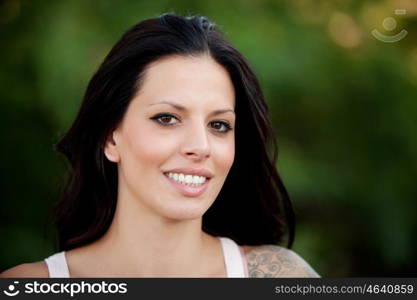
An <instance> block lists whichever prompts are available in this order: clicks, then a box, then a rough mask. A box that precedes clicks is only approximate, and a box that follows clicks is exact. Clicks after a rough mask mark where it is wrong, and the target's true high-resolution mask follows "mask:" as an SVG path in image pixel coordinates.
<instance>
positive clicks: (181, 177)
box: [164, 172, 210, 187]
mask: <svg viewBox="0 0 417 300" xmlns="http://www.w3.org/2000/svg"><path fill="white" fill-rule="evenodd" d="M164 175H165V176H166V177H168V178H169V179H171V180H173V181H175V182H177V183H179V184H182V185H184V186H190V187H199V186H203V185H205V183H206V182H208V181H209V180H210V178H208V177H205V176H198V175H190V174H183V173H173V172H167V173H164Z"/></svg>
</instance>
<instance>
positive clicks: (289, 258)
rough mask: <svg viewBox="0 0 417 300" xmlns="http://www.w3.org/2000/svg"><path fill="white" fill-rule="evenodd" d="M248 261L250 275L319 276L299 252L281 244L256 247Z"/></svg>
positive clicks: (250, 252) (274, 276)
mask: <svg viewBox="0 0 417 300" xmlns="http://www.w3.org/2000/svg"><path fill="white" fill-rule="evenodd" d="M247 262H248V273H249V277H258V278H259V277H271V278H276V277H319V275H318V274H317V273H316V272H315V271H314V270H313V269H312V268H311V267H310V266H309V265H308V264H307V263H306V262H305V261H304V260H303V259H302V258H300V257H299V256H298V255H297V254H295V253H294V252H292V251H291V250H288V249H286V248H282V247H279V246H273V245H265V246H258V247H254V248H253V249H251V250H250V251H249V252H248V254H247Z"/></svg>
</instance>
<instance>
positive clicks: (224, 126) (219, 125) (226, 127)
mask: <svg viewBox="0 0 417 300" xmlns="http://www.w3.org/2000/svg"><path fill="white" fill-rule="evenodd" d="M210 124H211V127H212V128H213V129H214V130H216V131H218V132H220V133H227V132H228V131H230V130H232V126H230V124H229V123H228V122H223V121H213V122H211V123H210Z"/></svg>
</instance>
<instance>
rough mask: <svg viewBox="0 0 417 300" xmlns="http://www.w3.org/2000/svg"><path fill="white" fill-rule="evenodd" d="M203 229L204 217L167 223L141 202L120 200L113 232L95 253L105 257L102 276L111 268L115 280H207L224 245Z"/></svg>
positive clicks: (95, 248)
mask: <svg viewBox="0 0 417 300" xmlns="http://www.w3.org/2000/svg"><path fill="white" fill-rule="evenodd" d="M201 225H202V218H201V217H200V218H198V219H192V220H172V219H167V218H163V217H161V216H160V215H157V214H152V213H150V212H149V211H148V210H147V208H146V207H143V205H142V204H140V202H139V201H134V199H131V201H128V200H127V199H119V200H118V204H117V208H116V212H115V216H114V218H113V222H112V224H111V226H110V228H109V230H108V231H107V232H106V234H105V235H104V236H103V237H102V238H101V239H99V240H98V241H97V242H95V243H93V244H92V250H93V249H94V252H95V253H97V255H100V254H102V257H103V260H102V261H103V262H104V264H105V265H103V266H102V267H101V268H102V270H101V272H106V271H105V270H103V269H104V268H107V269H108V270H111V273H113V276H114V275H115V274H114V272H117V273H118V272H122V274H117V275H122V276H123V275H127V276H137V277H171V276H173V277H187V276H193V277H198V276H204V275H202V274H204V273H205V272H207V269H209V268H210V264H213V263H214V265H216V264H215V262H216V260H214V259H213V257H216V258H218V257H219V255H218V254H219V245H220V243H219V241H218V240H217V239H216V238H213V237H212V236H210V235H208V234H206V233H204V232H203V231H202V229H201ZM216 244H217V246H215V245H216ZM215 249H216V250H215ZM220 256H221V253H220ZM217 261H218V260H217ZM217 265H218V263H217ZM115 270H117V271H115Z"/></svg>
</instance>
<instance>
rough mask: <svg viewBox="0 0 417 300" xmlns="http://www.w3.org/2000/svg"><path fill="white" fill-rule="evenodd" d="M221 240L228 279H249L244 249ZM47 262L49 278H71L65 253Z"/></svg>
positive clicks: (231, 242) (51, 257) (53, 256)
mask: <svg viewBox="0 0 417 300" xmlns="http://www.w3.org/2000/svg"><path fill="white" fill-rule="evenodd" d="M219 239H220V242H221V245H222V249H223V256H224V263H225V265H226V272H227V277H248V271H247V263H246V259H245V254H244V252H243V250H242V248H241V247H239V245H238V244H236V243H235V242H234V241H233V240H232V239H229V238H227V237H219ZM45 262H46V265H47V266H48V271H49V277H51V278H57V277H61V278H69V277H70V274H69V270H68V264H67V260H66V258H65V251H62V252H59V253H55V254H53V255H51V256H49V257H48V258H46V259H45Z"/></svg>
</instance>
